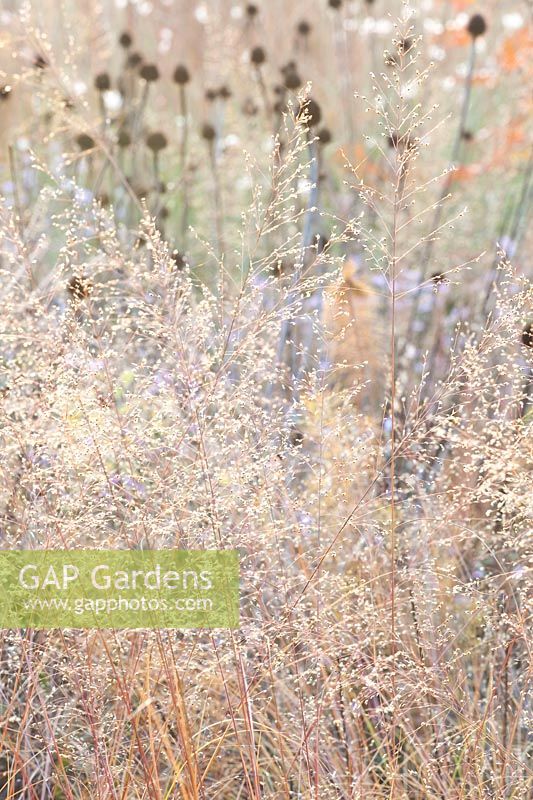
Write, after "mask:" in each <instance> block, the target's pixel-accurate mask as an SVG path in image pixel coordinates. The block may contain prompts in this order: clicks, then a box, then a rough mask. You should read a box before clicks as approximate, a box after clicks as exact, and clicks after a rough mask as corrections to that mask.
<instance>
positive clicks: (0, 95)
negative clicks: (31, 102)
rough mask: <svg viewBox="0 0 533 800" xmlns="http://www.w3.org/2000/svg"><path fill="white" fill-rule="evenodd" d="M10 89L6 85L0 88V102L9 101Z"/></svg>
mask: <svg viewBox="0 0 533 800" xmlns="http://www.w3.org/2000/svg"><path fill="white" fill-rule="evenodd" d="M11 91H12V88H11V86H10V85H9V84H8V83H6V85H5V86H0V100H9V97H10V95H11Z"/></svg>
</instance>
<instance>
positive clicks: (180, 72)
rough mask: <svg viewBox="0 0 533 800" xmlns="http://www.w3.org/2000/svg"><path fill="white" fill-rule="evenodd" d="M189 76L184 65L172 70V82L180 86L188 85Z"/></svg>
mask: <svg viewBox="0 0 533 800" xmlns="http://www.w3.org/2000/svg"><path fill="white" fill-rule="evenodd" d="M190 79H191V76H190V75H189V70H188V69H187V67H186V66H185V65H184V64H178V66H177V67H176V69H175V70H174V82H175V83H179V85H180V86H185V84H186V83H189V81H190Z"/></svg>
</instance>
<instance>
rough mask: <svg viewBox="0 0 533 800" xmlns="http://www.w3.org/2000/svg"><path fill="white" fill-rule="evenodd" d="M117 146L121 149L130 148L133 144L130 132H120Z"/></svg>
mask: <svg viewBox="0 0 533 800" xmlns="http://www.w3.org/2000/svg"><path fill="white" fill-rule="evenodd" d="M117 144H118V146H119V147H129V146H130V144H131V136H130V135H129V133H128V131H120V133H119V135H118V139H117Z"/></svg>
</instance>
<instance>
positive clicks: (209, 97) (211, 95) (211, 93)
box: [205, 89, 217, 103]
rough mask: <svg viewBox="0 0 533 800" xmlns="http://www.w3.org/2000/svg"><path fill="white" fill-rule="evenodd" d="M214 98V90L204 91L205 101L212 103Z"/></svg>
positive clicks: (215, 94)
mask: <svg viewBox="0 0 533 800" xmlns="http://www.w3.org/2000/svg"><path fill="white" fill-rule="evenodd" d="M216 97H217V90H216V89H207V90H206V92H205V99H206V100H209V102H210V103H212V102H213V100H216Z"/></svg>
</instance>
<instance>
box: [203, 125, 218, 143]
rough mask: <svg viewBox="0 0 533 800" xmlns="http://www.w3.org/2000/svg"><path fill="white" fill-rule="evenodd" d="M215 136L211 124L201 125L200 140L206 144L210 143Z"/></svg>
mask: <svg viewBox="0 0 533 800" xmlns="http://www.w3.org/2000/svg"><path fill="white" fill-rule="evenodd" d="M216 135H217V134H216V131H215V129H214V128H213V126H212V125H211V123H209V122H204V124H203V125H202V139H205V140H206V142H212V141H213V139H214V138H215V136H216Z"/></svg>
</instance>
